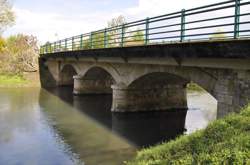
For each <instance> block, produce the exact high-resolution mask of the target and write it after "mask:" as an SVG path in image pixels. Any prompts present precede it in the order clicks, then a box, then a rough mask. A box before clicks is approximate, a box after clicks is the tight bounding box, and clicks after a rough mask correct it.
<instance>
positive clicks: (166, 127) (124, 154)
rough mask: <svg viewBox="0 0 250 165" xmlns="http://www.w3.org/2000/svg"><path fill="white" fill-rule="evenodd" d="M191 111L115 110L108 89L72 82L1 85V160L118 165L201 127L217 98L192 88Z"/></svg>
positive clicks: (14, 164) (3, 163)
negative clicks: (86, 90)
mask: <svg viewBox="0 0 250 165" xmlns="http://www.w3.org/2000/svg"><path fill="white" fill-rule="evenodd" d="M187 98H188V107H189V108H188V111H186V110H169V111H168V112H147V113H132V114H131V113H128V114H126V113H122V114H120V113H111V112H110V108H111V102H112V97H111V96H110V95H99V96H96V95H88V96H73V95H72V89H71V88H65V87H62V88H56V89H51V90H49V91H48V90H44V89H40V88H7V89H4V88H1V89H0V165H71V164H72V165H73V164H76V165H78V164H84V165H118V164H122V162H123V161H125V160H130V159H131V158H133V157H134V156H135V154H136V151H137V150H138V149H140V148H143V147H147V146H150V145H155V144H157V143H160V142H162V141H168V140H169V139H173V138H175V137H176V136H178V135H180V134H190V133H192V132H194V131H195V130H197V129H202V128H205V127H206V126H207V124H208V123H209V122H211V121H212V120H214V119H215V118H216V101H215V100H214V99H213V98H212V97H211V96H210V95H209V94H207V93H204V92H188V93H187Z"/></svg>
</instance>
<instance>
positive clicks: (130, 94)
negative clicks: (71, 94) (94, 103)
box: [112, 84, 187, 112]
mask: <svg viewBox="0 0 250 165" xmlns="http://www.w3.org/2000/svg"><path fill="white" fill-rule="evenodd" d="M112 89H113V103H112V111H113V112H138V111H165V110H169V109H187V99H186V86H185V85H182V84H181V85H178V84H175V85H173V84H166V85H164V86H155V87H154V86H153V87H147V86H146V87H145V86H141V88H132V87H126V86H125V85H121V84H120V85H112Z"/></svg>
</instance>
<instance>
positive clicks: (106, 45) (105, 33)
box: [104, 28, 108, 48]
mask: <svg viewBox="0 0 250 165" xmlns="http://www.w3.org/2000/svg"><path fill="white" fill-rule="evenodd" d="M107 47H108V40H107V29H106V28H105V29H104V48H107Z"/></svg>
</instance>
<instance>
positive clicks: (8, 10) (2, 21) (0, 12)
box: [0, 0, 15, 34]
mask: <svg viewBox="0 0 250 165" xmlns="http://www.w3.org/2000/svg"><path fill="white" fill-rule="evenodd" d="M14 21H15V16H14V12H13V11H12V6H11V4H10V2H9V0H0V34H1V33H2V32H3V31H4V30H5V29H6V28H7V27H9V26H11V25H13V23H14Z"/></svg>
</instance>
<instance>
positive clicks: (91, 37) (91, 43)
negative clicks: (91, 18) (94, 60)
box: [89, 32, 93, 49]
mask: <svg viewBox="0 0 250 165" xmlns="http://www.w3.org/2000/svg"><path fill="white" fill-rule="evenodd" d="M89 40H90V49H93V33H92V32H91V33H90V37H89Z"/></svg>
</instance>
